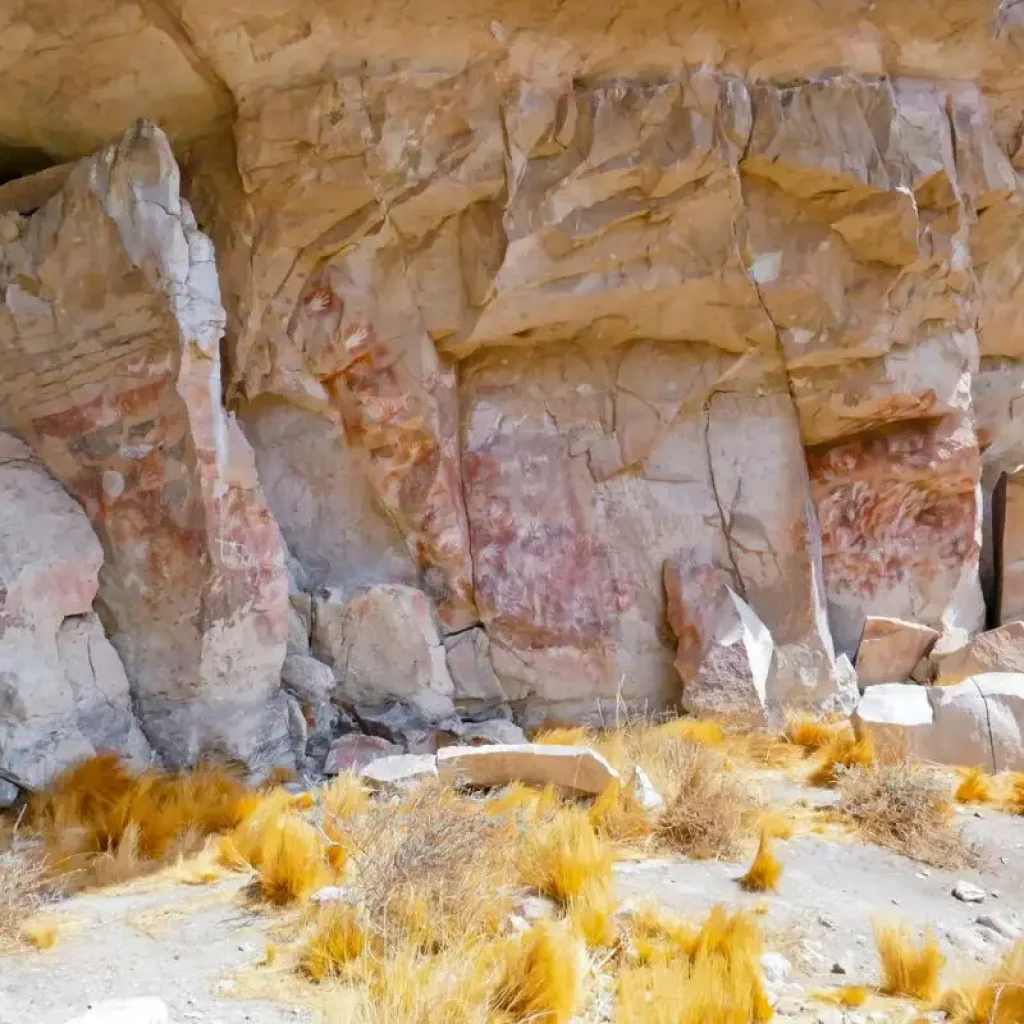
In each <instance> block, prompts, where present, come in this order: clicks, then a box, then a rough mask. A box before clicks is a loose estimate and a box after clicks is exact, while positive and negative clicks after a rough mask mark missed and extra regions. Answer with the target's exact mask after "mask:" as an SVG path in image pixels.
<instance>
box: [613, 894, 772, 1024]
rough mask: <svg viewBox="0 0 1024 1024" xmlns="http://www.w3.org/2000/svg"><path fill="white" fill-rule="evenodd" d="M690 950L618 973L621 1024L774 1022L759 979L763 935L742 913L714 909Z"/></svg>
mask: <svg viewBox="0 0 1024 1024" xmlns="http://www.w3.org/2000/svg"><path fill="white" fill-rule="evenodd" d="M691 942H692V950H691V951H690V952H689V954H688V955H687V956H684V957H682V958H680V959H678V960H665V959H661V958H660V956H659V957H658V958H657V959H653V960H650V961H648V963H647V964H646V965H644V966H641V967H625V968H623V969H622V970H621V971H620V973H619V984H618V990H619V1003H618V1013H617V1016H616V1020H617V1021H618V1022H619V1024H651V1022H655V1024H752V1022H761V1021H768V1020H771V1018H772V1008H771V1005H770V1004H769V1002H768V996H767V993H766V991H765V988H764V983H763V980H762V977H761V964H760V958H761V953H762V949H763V943H762V938H761V932H760V930H759V928H758V927H757V924H756V923H755V922H754V920H753V919H752V918H751V917H749V916H747V915H746V914H743V913H738V914H733V915H730V914H729V913H728V912H727V911H726V910H725V909H724V908H723V907H715V908H714V909H713V910H712V911H711V913H710V914H709V915H708V918H707V920H706V921H705V923H704V925H703V927H702V928H701V929H700V931H699V932H698V933H697V935H696V938H695V939H692V938H691V937H690V936H688V935H687V936H685V937H682V938H681V947H683V946H684V945H689V944H690V943H691Z"/></svg>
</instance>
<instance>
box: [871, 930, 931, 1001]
mask: <svg viewBox="0 0 1024 1024" xmlns="http://www.w3.org/2000/svg"><path fill="white" fill-rule="evenodd" d="M875 945H876V946H877V947H878V957H879V960H880V961H881V965H882V992H883V993H885V995H887V996H906V997H908V998H910V999H923V1000H928V1001H931V1000H933V999H935V997H936V996H937V995H938V993H939V979H940V977H941V975H942V968H943V967H944V966H945V963H946V958H945V957H944V956H943V955H942V950H941V949H940V948H939V943H938V940H937V939H936V938H935V936H934V934H932V933H931V932H927V933H926V934H925V936H924V939H923V940H922V942H921V943H920V944H917V943H915V941H914V938H913V936H912V935H911V934H910V932H909V931H908V930H907V929H906V928H905V927H902V926H900V925H894V924H886V923H878V924H876V925H875Z"/></svg>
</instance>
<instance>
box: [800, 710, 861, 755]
mask: <svg viewBox="0 0 1024 1024" xmlns="http://www.w3.org/2000/svg"><path fill="white" fill-rule="evenodd" d="M785 735H786V739H788V740H789V742H790V743H795V744H796V745H797V746H798V747H802V748H803V749H804V750H805V751H808V752H811V751H815V750H821V749H822V747H827V746H828V745H829V744H830V743H835V742H836V741H837V740H840V739H843V738H846V737H849V738H852V732H851V729H850V724H849V722H823V721H822V720H821V719H820V718H815V717H813V716H812V715H794V716H792V717H791V718H790V719H789V720H788V721H787V722H786V732H785Z"/></svg>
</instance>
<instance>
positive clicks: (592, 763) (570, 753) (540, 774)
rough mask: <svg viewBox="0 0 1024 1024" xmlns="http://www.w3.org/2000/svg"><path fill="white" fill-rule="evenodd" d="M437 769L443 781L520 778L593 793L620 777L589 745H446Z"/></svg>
mask: <svg viewBox="0 0 1024 1024" xmlns="http://www.w3.org/2000/svg"><path fill="white" fill-rule="evenodd" d="M437 770H438V774H439V775H440V777H441V780H442V781H443V782H458V783H464V784H467V785H471V786H504V785H507V784H508V783H510V782H516V781H519V782H526V783H530V784H531V785H535V786H546V785H549V784H550V785H555V786H558V787H560V788H561V789H564V790H567V791H569V792H575V793H587V794H591V795H596V794H598V793H603V792H604V790H605V789H607V787H608V786H610V785H611V783H612V782H615V781H616V780H617V779H618V778H619V773H618V772H617V771H616V770H615V769H614V768H613V767H612V766H611V765H610V764H609V763H608V762H607V761H606V760H605V759H604V758H603V757H602V756H601V755H600V754H599V753H597V751H595V750H591V749H590V748H589V747H570V746H558V745H555V744H552V745H547V744H541V743H525V744H517V745H513V744H504V743H503V744H495V745H494V746H489V747H463V746H459V747H445V748H444V749H443V750H439V751H438V752H437Z"/></svg>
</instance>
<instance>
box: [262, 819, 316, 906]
mask: <svg viewBox="0 0 1024 1024" xmlns="http://www.w3.org/2000/svg"><path fill="white" fill-rule="evenodd" d="M257 860H258V865H259V866H258V867H257V868H256V882H255V885H254V887H253V894H254V895H257V896H258V897H259V898H260V899H262V900H265V901H267V902H268V903H274V904H277V905H279V906H283V905H285V904H288V903H295V902H298V901H299V900H303V899H305V898H306V897H307V896H309V895H310V893H312V892H313V891H314V890H315V889H317V888H319V887H320V886H321V885H323V884H324V883H325V882H326V881H327V872H326V864H325V860H324V846H323V842H322V840H321V838H320V835H319V833H318V832H317V831H316V829H315V828H313V826H312V825H310V823H309V822H308V821H305V820H304V819H302V818H300V817H299V816H298V815H296V814H287V815H285V816H283V817H282V818H280V819H277V820H276V821H275V822H274V825H273V827H269V828H266V829H264V831H263V832H262V834H261V837H260V847H259V854H258V857H257Z"/></svg>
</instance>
